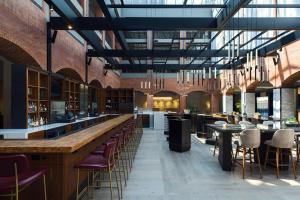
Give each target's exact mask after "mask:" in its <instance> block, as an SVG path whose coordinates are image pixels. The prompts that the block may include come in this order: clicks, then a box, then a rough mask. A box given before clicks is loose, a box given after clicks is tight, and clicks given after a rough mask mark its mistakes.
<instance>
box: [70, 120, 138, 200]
mask: <svg viewBox="0 0 300 200" xmlns="http://www.w3.org/2000/svg"><path fill="white" fill-rule="evenodd" d="M142 133H143V131H142V122H141V120H140V119H139V118H138V119H136V120H130V121H128V122H127V123H125V124H124V125H123V126H122V127H121V128H120V129H119V130H117V131H116V132H115V133H113V135H112V136H111V138H110V139H109V140H108V141H106V142H105V143H104V144H102V145H101V146H98V147H97V148H96V149H95V150H94V151H93V152H91V154H90V155H88V156H87V157H86V158H85V159H83V160H82V161H81V162H80V163H78V164H77V165H75V166H74V167H75V168H76V169H77V170H78V178H77V195H76V198H77V199H80V197H81V196H83V195H84V194H85V191H87V195H88V197H89V196H90V193H91V189H93V188H100V189H101V188H109V189H110V194H111V199H115V198H114V197H113V189H114V188H115V189H117V194H118V199H121V198H123V185H125V186H126V185H127V180H128V178H129V172H130V171H131V168H132V166H133V162H134V158H135V155H136V152H137V149H138V146H139V143H140V140H141V137H142ZM82 170H86V171H88V181H87V182H88V183H87V187H86V188H85V189H83V190H81V191H79V182H80V171H82ZM105 173H107V174H108V180H107V179H105ZM113 175H114V176H115V177H114V180H113V178H112V176H113ZM91 176H92V177H91ZM106 182H108V183H109V186H108V187H107V186H105V185H103V184H102V183H106ZM113 184H114V185H115V186H114V185H113Z"/></svg>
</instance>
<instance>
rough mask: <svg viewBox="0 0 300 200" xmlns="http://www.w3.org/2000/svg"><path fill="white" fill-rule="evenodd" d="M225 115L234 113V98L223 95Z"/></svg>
mask: <svg viewBox="0 0 300 200" xmlns="http://www.w3.org/2000/svg"><path fill="white" fill-rule="evenodd" d="M222 105H223V113H232V111H233V96H232V95H223V98H222Z"/></svg>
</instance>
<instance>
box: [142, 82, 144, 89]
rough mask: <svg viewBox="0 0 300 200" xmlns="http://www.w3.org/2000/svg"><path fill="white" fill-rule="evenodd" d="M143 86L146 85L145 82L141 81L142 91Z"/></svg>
mask: <svg viewBox="0 0 300 200" xmlns="http://www.w3.org/2000/svg"><path fill="white" fill-rule="evenodd" d="M143 85H144V83H143V81H141V89H143Z"/></svg>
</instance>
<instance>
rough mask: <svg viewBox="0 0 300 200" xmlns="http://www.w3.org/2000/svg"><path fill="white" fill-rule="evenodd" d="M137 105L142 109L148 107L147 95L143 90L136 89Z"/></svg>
mask: <svg viewBox="0 0 300 200" xmlns="http://www.w3.org/2000/svg"><path fill="white" fill-rule="evenodd" d="M134 99H135V106H136V107H138V108H141V109H146V108H147V95H146V94H145V93H143V92H141V91H134Z"/></svg>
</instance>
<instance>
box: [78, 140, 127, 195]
mask: <svg viewBox="0 0 300 200" xmlns="http://www.w3.org/2000/svg"><path fill="white" fill-rule="evenodd" d="M116 144H117V142H116V141H115V140H114V139H112V140H110V141H109V142H107V143H106V148H105V151H104V155H93V154H90V155H88V156H87V157H86V158H85V159H84V160H82V161H81V162H80V163H78V164H77V165H75V166H74V168H76V169H77V190H76V199H77V200H78V199H79V198H80V196H81V195H82V193H83V191H84V190H83V191H82V192H80V193H79V182H80V171H83V170H85V171H87V172H88V185H87V193H88V197H89V188H94V187H97V188H98V186H94V185H92V186H90V185H89V184H90V181H89V173H90V172H94V171H99V173H101V172H102V171H104V172H107V173H108V175H109V180H108V182H109V188H110V195H111V200H113V191H112V189H113V186H112V184H113V180H112V173H113V172H114V175H115V182H116V184H117V187H116V188H117V191H118V199H119V200H120V199H121V198H120V188H119V181H118V175H117V171H116V165H115V158H114V155H115V149H116ZM99 176H100V175H99ZM100 181H101V182H102V181H105V180H93V182H96V183H97V182H100Z"/></svg>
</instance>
